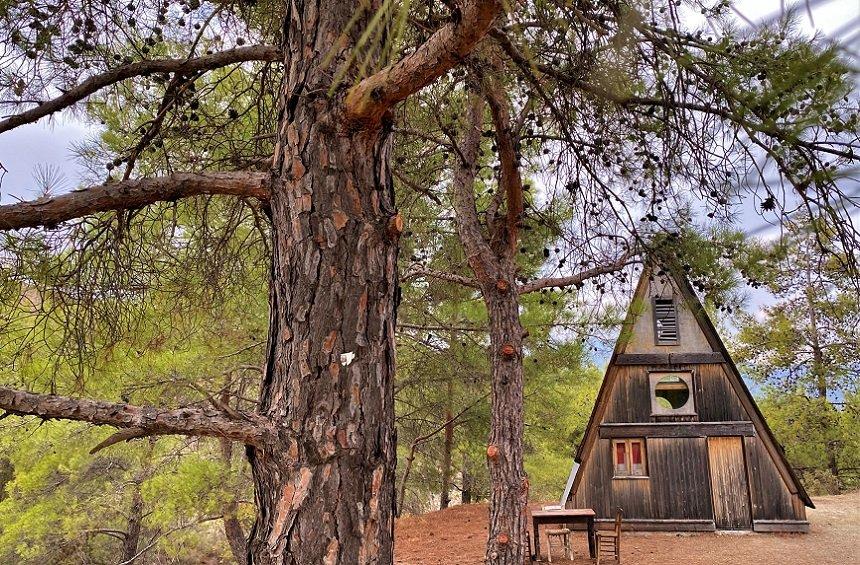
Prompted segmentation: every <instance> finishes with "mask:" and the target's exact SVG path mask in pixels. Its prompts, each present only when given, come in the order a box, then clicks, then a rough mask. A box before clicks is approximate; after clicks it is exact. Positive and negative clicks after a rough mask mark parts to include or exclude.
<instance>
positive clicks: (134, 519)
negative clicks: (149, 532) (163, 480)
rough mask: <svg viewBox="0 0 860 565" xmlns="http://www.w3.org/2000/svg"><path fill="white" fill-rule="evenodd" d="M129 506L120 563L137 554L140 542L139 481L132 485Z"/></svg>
mask: <svg viewBox="0 0 860 565" xmlns="http://www.w3.org/2000/svg"><path fill="white" fill-rule="evenodd" d="M132 489H133V490H132V493H131V506H130V507H129V511H128V527H127V528H126V531H125V538H124V539H123V542H122V560H121V561H120V563H130V562H131V561H132V559H134V557H135V556H136V555H137V551H138V550H137V547H138V545H139V544H140V532H141V530H142V529H143V496H141V494H140V483H139V482H137V481H135V482H134V484H133V485H132Z"/></svg>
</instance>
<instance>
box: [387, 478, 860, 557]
mask: <svg viewBox="0 0 860 565" xmlns="http://www.w3.org/2000/svg"><path fill="white" fill-rule="evenodd" d="M813 502H814V503H815V506H816V508H815V509H814V510H812V509H807V517H808V518H809V523H810V532H809V533H808V534H755V533H746V532H745V533H736V534H724V533H717V534H715V533H682V534H678V533H665V532H660V533H657V532H624V534H623V535H622V543H621V558H622V559H621V561H622V563H625V564H630V565H669V564H685V565H836V564H839V565H860V492H855V493H849V494H843V495H839V496H821V497H816V498H814V499H813ZM486 535H487V506H486V505H485V504H469V505H465V506H455V507H453V508H449V509H447V510H442V511H439V512H430V513H428V514H423V515H421V516H406V517H403V518H401V519H400V520H398V521H397V525H396V543H395V562H396V563H397V564H398V565H472V564H476V565H477V564H479V563H483V556H484V544H485V542H486ZM541 538H542V540H544V539H545V538H543V536H541ZM541 545H543V546H544V547H543V550H544V553H545V552H546V543H545V542H544V541H542V542H541ZM573 550H574V554H575V555H578V556H583V555H587V554H588V549H587V544H586V541H585V534H584V533H583V532H574V534H573ZM559 553H561V552H560V550H559ZM544 559H546V556H545V555H544ZM553 563H558V564H566V565H570V564H571V563H574V564H576V565H580V564H586V563H591V561H589V560H587V559H581V558H580V559H577V560H575V561H573V562H571V561H567V560H564V559H560V558H559V557H557V556H555V555H554V556H553Z"/></svg>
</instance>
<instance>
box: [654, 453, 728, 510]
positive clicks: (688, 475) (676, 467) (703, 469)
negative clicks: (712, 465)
mask: <svg viewBox="0 0 860 565" xmlns="http://www.w3.org/2000/svg"><path fill="white" fill-rule="evenodd" d="M706 441H707V440H705V439H704V438H653V439H648V440H646V450H647V454H648V457H649V459H648V461H649V468H648V473H649V476H650V479H649V480H650V482H651V483H652V484H651V489H652V490H651V492H652V495H653V496H654V499H653V502H652V504H651V515H649V516H641V517H642V518H656V519H664V520H665V519H690V520H696V519H698V520H702V519H708V520H711V519H713V517H714V515H713V508H712V504H711V489H710V486H709V484H708V454H707V445H706Z"/></svg>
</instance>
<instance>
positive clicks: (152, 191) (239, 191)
mask: <svg viewBox="0 0 860 565" xmlns="http://www.w3.org/2000/svg"><path fill="white" fill-rule="evenodd" d="M267 181H268V175H266V174H265V173H255V172H250V171H243V172H237V173H176V174H173V175H169V176H165V177H156V178H149V179H136V180H126V181H120V182H114V183H108V184H102V185H99V186H93V187H90V188H86V189H82V190H74V191H72V192H69V193H66V194H61V195H58V196H49V197H46V198H39V199H38V200H32V201H29V202H20V203H18V204H7V205H6V206H0V230H18V229H22V228H34V227H39V226H47V227H53V226H56V225H57V224H59V223H61V222H65V221H68V220H72V219H75V218H80V217H82V216H87V215H90V214H96V213H98V212H106V211H108V210H130V209H132V208H140V207H142V206H146V205H147V204H153V203H155V202H163V201H173V200H178V199H180V198H186V197H189V196H197V195H201V194H230V195H233V196H245V197H249V198H258V199H261V200H266V199H268V197H269V191H268V188H267V186H266V185H267Z"/></svg>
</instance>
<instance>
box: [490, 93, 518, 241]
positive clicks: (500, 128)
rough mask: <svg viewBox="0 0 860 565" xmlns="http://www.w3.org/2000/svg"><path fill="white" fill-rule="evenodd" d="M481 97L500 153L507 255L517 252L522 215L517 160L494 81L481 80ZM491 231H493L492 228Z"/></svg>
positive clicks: (505, 108)
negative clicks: (482, 88) (489, 115)
mask: <svg viewBox="0 0 860 565" xmlns="http://www.w3.org/2000/svg"><path fill="white" fill-rule="evenodd" d="M484 84H485V86H484V96H485V97H486V99H487V104H488V105H489V107H490V114H491V115H492V117H493V126H494V128H495V130H496V132H495V133H496V146H497V147H498V149H499V164H500V166H501V171H500V173H499V175H500V176H499V184H500V185H501V189H502V190H500V192H504V194H505V200H506V206H507V242H508V246H507V247H508V251H509V252H511V253H513V251H514V250H515V249H516V245H517V238H518V236H519V234H518V232H519V225H520V220H521V215H522V213H523V181H522V177H521V176H520V159H519V156H518V155H517V149H516V141H515V140H514V133H513V131H512V129H511V119H510V110H509V108H510V100H509V99H508V97H507V95H506V94H505V93H504V91H503V89H502V87H501V85H499V83H498V81H496V80H495V79H493V78H490V77H488V78H486V79H485V80H484ZM491 229H492V227H491Z"/></svg>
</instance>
